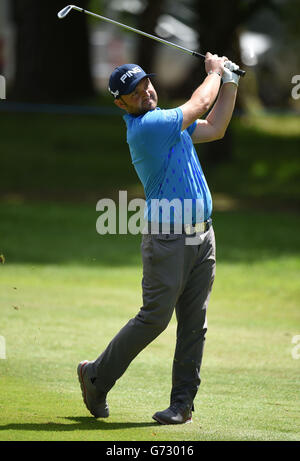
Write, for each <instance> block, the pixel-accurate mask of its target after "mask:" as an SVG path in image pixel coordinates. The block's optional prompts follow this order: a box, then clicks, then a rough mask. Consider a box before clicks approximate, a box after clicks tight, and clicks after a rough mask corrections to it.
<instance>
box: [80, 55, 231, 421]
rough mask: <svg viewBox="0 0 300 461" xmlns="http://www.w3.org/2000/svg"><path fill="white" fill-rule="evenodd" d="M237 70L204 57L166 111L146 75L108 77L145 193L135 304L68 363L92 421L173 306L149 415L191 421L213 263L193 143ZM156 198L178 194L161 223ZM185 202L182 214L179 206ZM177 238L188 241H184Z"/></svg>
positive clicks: (207, 202)
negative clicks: (162, 389)
mask: <svg viewBox="0 0 300 461" xmlns="http://www.w3.org/2000/svg"><path fill="white" fill-rule="evenodd" d="M237 68H238V66H237V65H236V64H234V63H232V62H231V61H229V60H228V59H227V58H226V57H224V56H223V57H218V56H217V55H212V54H211V53H207V54H206V59H205V69H206V72H207V76H206V78H205V79H204V81H203V82H202V84H201V85H200V86H199V87H198V88H197V89H196V90H195V91H194V93H193V94H192V96H191V98H190V99H189V100H188V101H187V102H186V103H185V104H183V105H181V106H180V107H176V108H174V109H168V110H162V109H160V108H159V107H157V101H158V98H157V93H156V91H155V89H154V86H153V84H152V81H151V80H150V77H152V75H153V74H147V73H145V72H144V70H143V69H141V68H140V67H139V66H138V65H136V64H127V65H123V66H120V67H117V68H116V69H115V70H114V71H113V72H112V74H111V77H110V80H109V91H110V93H111V94H112V95H113V97H114V103H115V104H116V105H117V106H118V107H119V108H121V109H123V110H124V111H125V112H126V114H125V115H124V120H125V122H126V126H127V142H128V144H129V149H130V154H131V157H132V163H133V165H134V167H135V169H136V172H137V174H138V176H139V179H140V180H141V182H142V184H143V187H144V191H145V196H146V203H147V205H148V206H147V220H148V223H147V226H148V232H147V233H146V232H145V233H144V234H143V236H142V245H141V250H142V259H143V279H142V289H143V306H142V307H141V308H140V310H139V312H138V313H137V315H136V316H135V317H134V318H132V319H131V320H129V322H128V323H127V324H126V325H125V326H124V327H123V328H122V329H121V330H120V331H119V333H118V334H117V335H116V336H115V337H114V338H113V339H112V341H111V342H110V343H109V344H108V346H107V348H106V349H105V350H104V352H103V353H102V354H101V355H100V356H99V357H98V358H97V359H96V360H94V361H87V360H85V361H82V362H80V363H79V365H78V367H77V373H78V378H79V382H80V385H81V390H82V395H83V399H84V403H85V405H86V407H87V409H88V410H89V411H90V413H91V414H92V415H94V416H95V417H96V418H105V417H108V416H109V409H108V404H107V401H106V398H107V394H108V392H109V391H110V389H111V388H112V387H113V386H114V384H115V382H116V381H117V379H119V378H120V377H121V376H122V375H123V373H124V372H125V370H126V369H127V367H128V366H129V364H130V363H131V361H132V360H133V359H134V358H135V357H136V356H137V355H138V354H139V352H141V351H142V350H143V349H144V348H145V347H146V346H147V345H148V344H150V343H151V342H152V341H153V340H154V339H155V338H156V337H157V336H158V335H159V334H160V333H162V332H163V331H164V330H165V329H166V327H167V326H168V324H169V322H170V319H171V317H172V314H173V312H174V309H175V312H176V318H177V337H176V347H175V353H174V360H173V369H172V389H171V393H170V404H169V407H168V408H167V409H166V410H163V411H157V412H156V413H155V414H154V415H153V418H154V419H155V420H156V421H157V422H158V423H160V424H183V423H187V422H190V421H191V420H192V411H194V399H195V396H196V394H197V391H198V388H199V385H200V367H201V361H202V356H203V347H204V342H205V334H206V331H207V321H206V311H207V305H208V301H209V296H210V293H211V289H212V285H213V281H214V277H215V265H216V255H215V238H214V231H213V227H212V220H211V213H212V199H211V195H210V191H209V188H208V185H207V183H206V180H205V177H204V175H203V171H202V168H201V166H200V163H199V159H198V156H197V154H196V151H195V148H194V144H196V143H202V142H210V141H215V140H218V139H221V138H222V137H223V136H224V133H225V131H226V128H227V126H228V124H229V122H230V119H231V117H232V113H233V109H234V105H235V100H236V93H237V86H238V81H239V76H238V75H237V74H235V73H234V72H233V71H234V70H236V69H237ZM210 109H211V110H210ZM206 113H208V115H207V116H206V117H205V118H203V119H201V118H200V117H201V116H203V115H205V114H206ZM162 199H165V201H167V202H168V203H170V202H171V201H172V200H174V199H178V201H179V203H181V204H182V209H183V211H182V212H181V213H180V212H179V211H178V209H177V210H175V211H174V212H173V213H169V217H168V219H167V220H168V221H169V222H166V218H165V216H164V212H163V211H162V212H161V208H160V209H159V208H158V207H157V203H158V202H159V201H160V202H161V200H162ZM178 201H177V203H178ZM186 201H188V203H190V204H191V210H189V209H188V208H187V207H185V206H183V204H184V203H185V202H186ZM153 203H154V205H153V206H152V204H153ZM175 208H176V207H175ZM177 208H178V207H177ZM199 217H200V218H199ZM166 224H168V226H169V227H168V231H167V232H164V229H163V227H164V226H165V225H166ZM193 237H194V239H193ZM187 239H190V240H192V241H190V242H189V244H187V243H188V242H187Z"/></svg>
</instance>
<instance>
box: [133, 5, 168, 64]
mask: <svg viewBox="0 0 300 461" xmlns="http://www.w3.org/2000/svg"><path fill="white" fill-rule="evenodd" d="M163 5H164V0H151V1H150V0H148V4H147V7H146V8H145V10H144V11H143V12H142V13H141V14H140V16H139V23H138V26H137V28H138V29H140V30H142V31H144V32H147V33H148V34H152V35H157V34H156V33H155V26H156V24H157V19H158V17H159V16H160V14H161V13H162V10H163ZM158 46H159V44H158V43H157V42H155V41H154V40H150V39H149V38H146V37H142V36H139V38H138V49H137V63H138V64H139V65H140V66H141V67H142V68H143V69H144V70H145V71H146V72H152V71H153V68H154V59H155V53H156V50H157V47H158Z"/></svg>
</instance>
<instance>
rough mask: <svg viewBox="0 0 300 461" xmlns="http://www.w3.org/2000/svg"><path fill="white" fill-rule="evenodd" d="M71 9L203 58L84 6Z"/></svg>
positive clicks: (202, 56) (199, 54)
mask: <svg viewBox="0 0 300 461" xmlns="http://www.w3.org/2000/svg"><path fill="white" fill-rule="evenodd" d="M73 9H74V10H77V11H81V12H82V13H85V14H88V15H89V16H93V17H94V18H98V19H102V20H103V21H106V22H109V23H110V24H114V25H116V26H120V27H123V29H126V30H130V31H131V32H135V33H136V34H139V35H143V36H144V37H147V38H151V39H153V40H156V41H157V42H160V43H164V44H165V45H168V46H172V47H173V48H176V49H178V50H181V51H184V52H185V53H187V54H190V55H191V56H198V57H201V58H205V55H204V54H201V53H197V52H196V51H192V50H189V49H188V48H185V47H183V46H180V45H176V44H175V43H172V42H169V41H168V40H164V39H163V38H160V37H157V36H156V35H151V34H147V32H143V31H142V30H139V29H135V28H134V27H130V26H127V25H126V24H122V23H121V22H118V21H115V20H114V19H109V18H106V17H105V16H101V15H100V14H96V13H92V12H91V11H88V10H85V9H84V8H80V7H79V6H75V5H74V6H73Z"/></svg>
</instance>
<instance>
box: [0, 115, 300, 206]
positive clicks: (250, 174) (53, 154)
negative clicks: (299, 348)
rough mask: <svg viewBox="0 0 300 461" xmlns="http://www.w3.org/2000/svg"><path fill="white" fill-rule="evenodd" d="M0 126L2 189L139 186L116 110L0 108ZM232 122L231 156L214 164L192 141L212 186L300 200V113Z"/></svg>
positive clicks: (93, 193) (61, 191)
mask: <svg viewBox="0 0 300 461" xmlns="http://www.w3.org/2000/svg"><path fill="white" fill-rule="evenodd" d="M0 126H1V152H2V155H1V171H2V175H1V182H0V193H2V195H3V194H5V195H11V194H13V195H14V196H16V195H18V196H21V197H22V196H25V197H34V198H35V199H39V198H40V197H43V198H46V199H50V200H53V199H56V198H59V199H61V198H62V197H65V198H66V199H68V200H71V199H72V200H74V199H76V200H78V199H88V200H93V201H95V200H97V199H99V198H101V197H99V195H100V194H102V196H105V197H107V196H116V195H117V194H118V191H119V190H123V189H124V190H127V191H128V192H129V194H131V195H133V196H136V195H137V194H138V195H141V194H142V193H143V191H142V189H141V186H140V184H139V180H138V178H137V175H136V173H135V170H134V168H133V166H132V165H131V163H130V161H131V160H130V155H129V150H128V146H127V144H126V142H125V139H126V130H125V123H124V121H123V119H122V117H121V116H120V115H116V116H114V115H107V116H103V115H99V116H98V115H97V116H87V115H54V114H22V113H18V114H14V113H0ZM230 127H231V128H232V135H233V144H232V159H231V161H229V162H228V161H227V160H226V161H225V162H223V163H221V164H218V165H211V164H210V162H209V160H210V156H208V157H206V154H205V146H204V147H203V146H202V145H198V146H197V151H198V154H199V158H200V161H201V162H202V166H203V169H204V172H205V174H206V176H207V180H208V182H209V185H210V187H211V190H212V191H213V192H214V193H216V192H219V193H227V194H230V195H233V196H235V197H238V198H255V199H257V198H258V199H262V198H266V199H268V200H269V201H270V200H272V201H273V203H277V202H279V201H282V200H285V201H289V203H290V202H291V201H293V202H297V203H298V204H299V201H300V188H299V182H300V162H299V145H300V125H299V117H298V116H297V115H288V116H284V115H267V114H257V115H256V116H251V117H250V116H245V117H236V118H235V119H234V120H233V121H232V123H231V125H230Z"/></svg>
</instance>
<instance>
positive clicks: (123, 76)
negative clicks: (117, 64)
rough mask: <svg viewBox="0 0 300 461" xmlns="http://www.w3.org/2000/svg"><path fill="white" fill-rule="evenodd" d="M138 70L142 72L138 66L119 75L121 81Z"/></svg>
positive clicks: (123, 81)
mask: <svg viewBox="0 0 300 461" xmlns="http://www.w3.org/2000/svg"><path fill="white" fill-rule="evenodd" d="M139 72H143V71H142V69H141V68H140V67H138V66H136V67H134V68H133V69H131V70H128V71H127V72H125V73H124V74H123V75H121V77H120V80H121V82H122V83H125V80H126V78H127V77H132V76H133V75H134V74H138V73H139Z"/></svg>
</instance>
